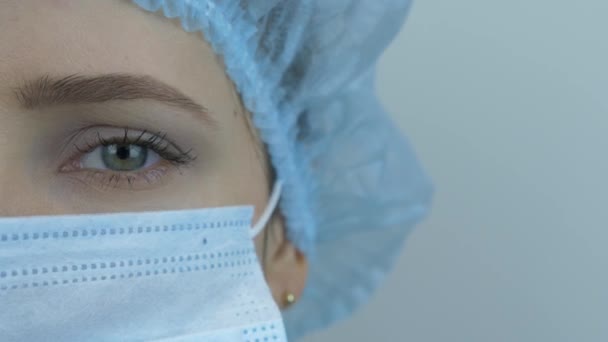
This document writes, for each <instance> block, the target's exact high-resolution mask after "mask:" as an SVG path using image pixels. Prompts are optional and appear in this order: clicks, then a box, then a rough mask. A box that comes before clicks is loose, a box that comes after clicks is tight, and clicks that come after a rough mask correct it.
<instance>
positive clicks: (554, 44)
mask: <svg viewBox="0 0 608 342" xmlns="http://www.w3.org/2000/svg"><path fill="white" fill-rule="evenodd" d="M607 38H608V1H606V0H581V1H565V0H510V1H494V0H459V1H454V0H426V1H423V0H418V1H416V2H415V4H414V7H413V10H412V12H411V15H410V17H409V22H408V24H407V25H406V27H405V29H404V31H403V32H402V34H401V35H400V36H399V37H398V39H397V40H396V41H395V43H394V44H393V46H392V47H391V48H390V49H389V51H388V52H387V54H386V55H385V56H384V58H383V60H382V64H381V72H380V79H379V81H380V84H379V87H380V92H381V94H382V98H383V100H384V102H385V103H386V104H387V106H388V108H389V109H390V110H391V111H392V112H393V113H394V114H395V115H396V117H397V118H398V120H399V123H400V125H401V126H402V127H403V129H404V130H405V131H406V132H407V134H408V135H409V137H410V138H411V141H412V143H413V144H414V146H415V148H416V150H417V152H418V153H419V156H420V159H421V160H422V162H423V163H424V165H425V167H426V168H427V169H428V170H429V172H430V174H431V176H432V177H433V179H434V181H435V183H436V187H437V193H436V201H435V207H434V211H433V214H432V216H431V217H430V219H429V220H427V221H426V222H425V223H424V224H422V225H420V226H418V228H417V230H416V231H415V232H414V233H413V235H412V236H411V238H410V240H409V242H408V245H407V248H406V250H405V252H404V253H403V255H402V257H401V259H400V261H399V263H398V265H397V269H396V272H395V273H394V274H393V275H392V276H391V277H390V278H389V279H388V281H387V283H386V285H385V286H384V287H383V288H382V289H381V290H380V293H379V294H378V295H377V296H376V297H374V298H373V300H372V301H371V303H370V304H369V305H368V306H367V307H365V309H364V310H362V311H360V312H359V313H358V314H356V315H355V317H354V318H353V319H352V320H350V321H348V322H345V323H342V324H339V325H337V326H336V327H335V328H333V329H331V330H329V331H327V332H324V333H321V334H317V335H314V336H312V337H311V338H309V339H307V340H306V342H320V341H416V342H423V341H437V342H440V341H441V342H444V341H466V342H478V341H479V342H482V341H483V342H487V341H492V342H498V341H552V342H554V341H577V342H578V341H584V342H587V341H598V342H605V341H608V275H607V274H608V180H607V177H608V161H607V157H606V155H607V153H606V150H605V147H608V138H607V137H606V136H607V134H608V65H607V64H608V39H607Z"/></svg>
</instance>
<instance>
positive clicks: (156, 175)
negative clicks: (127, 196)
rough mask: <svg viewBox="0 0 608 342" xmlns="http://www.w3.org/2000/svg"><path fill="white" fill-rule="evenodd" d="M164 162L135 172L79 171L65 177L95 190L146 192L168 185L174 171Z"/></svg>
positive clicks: (68, 173) (172, 167)
mask: <svg viewBox="0 0 608 342" xmlns="http://www.w3.org/2000/svg"><path fill="white" fill-rule="evenodd" d="M173 169H174V166H173V165H170V164H169V163H166V162H161V163H159V165H157V166H155V167H152V168H148V169H146V170H141V171H136V172H114V171H107V170H95V169H81V170H78V171H75V172H67V173H66V174H65V176H66V177H70V179H72V180H74V181H76V182H78V183H80V184H82V185H84V186H86V187H91V188H93V189H96V190H102V191H105V190H109V189H123V190H130V191H137V190H148V189H151V188H158V187H161V186H163V185H165V184H168V183H169V181H170V179H171V178H172V177H171V176H172V175H173V174H174V173H175V171H176V170H173Z"/></svg>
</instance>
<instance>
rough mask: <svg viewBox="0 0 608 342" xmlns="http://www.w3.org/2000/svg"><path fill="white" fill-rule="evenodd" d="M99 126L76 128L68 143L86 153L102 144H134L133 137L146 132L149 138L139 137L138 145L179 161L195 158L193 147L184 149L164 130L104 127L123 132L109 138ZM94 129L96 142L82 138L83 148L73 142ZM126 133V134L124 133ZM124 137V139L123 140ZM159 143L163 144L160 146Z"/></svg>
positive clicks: (140, 135) (142, 135)
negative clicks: (102, 133)
mask: <svg viewBox="0 0 608 342" xmlns="http://www.w3.org/2000/svg"><path fill="white" fill-rule="evenodd" d="M95 128H98V129H97V130H95ZM99 128H100V127H99V126H97V127H84V128H81V129H79V130H78V132H76V133H75V134H74V135H73V136H72V137H71V139H70V140H69V142H68V143H69V144H71V145H73V146H74V147H75V148H76V149H77V150H78V152H79V153H81V154H82V153H88V152H91V151H93V150H94V149H95V148H97V147H99V146H101V145H104V144H118V143H121V142H122V143H128V144H136V140H137V139H136V138H134V136H136V137H139V138H141V137H144V136H146V134H148V135H149V136H150V138H148V139H144V140H143V142H142V141H141V139H140V142H139V143H137V144H139V145H145V146H148V147H154V150H155V151H156V152H157V153H160V154H163V155H162V156H163V157H164V158H168V159H173V160H174V161H177V160H179V161H181V162H191V161H194V160H196V159H197V157H198V156H197V155H196V154H195V153H193V149H192V148H190V149H187V150H184V149H183V148H182V147H180V146H179V145H177V144H176V143H174V142H173V141H172V140H171V139H170V138H167V133H166V132H162V131H160V132H157V133H153V132H150V131H146V130H138V129H132V128H125V127H120V128H119V127H106V128H113V129H122V130H123V131H124V132H126V133H124V134H123V135H119V134H114V135H113V136H112V137H110V138H104V137H102V135H101V134H100V132H99ZM92 130H94V132H95V139H97V141H96V142H93V143H92V144H91V141H90V140H88V139H86V138H84V145H86V147H85V148H82V147H81V146H80V147H79V146H78V145H76V143H75V142H74V140H78V139H79V138H81V137H82V136H83V135H85V134H87V133H90V131H92ZM129 131H131V132H134V134H133V135H129V133H128V132H129ZM125 134H126V135H125ZM151 138H154V139H155V140H152V139H151ZM125 139H126V140H125ZM160 144H164V145H163V146H162V147H161V145H160ZM169 147H172V148H173V149H174V150H175V151H176V152H175V153H171V152H168V149H169Z"/></svg>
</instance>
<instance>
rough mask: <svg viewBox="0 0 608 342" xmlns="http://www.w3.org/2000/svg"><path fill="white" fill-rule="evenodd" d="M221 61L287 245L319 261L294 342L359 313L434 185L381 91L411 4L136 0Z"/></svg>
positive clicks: (289, 314)
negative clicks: (277, 191) (379, 69)
mask: <svg viewBox="0 0 608 342" xmlns="http://www.w3.org/2000/svg"><path fill="white" fill-rule="evenodd" d="M134 2H135V3H137V4H138V5H139V6H141V7H143V8H144V9H146V10H148V11H152V12H156V11H159V10H162V14H164V15H165V16H166V17H169V18H175V17H177V18H179V19H180V20H181V23H182V26H183V28H184V29H185V30H186V31H188V32H192V31H201V32H202V33H203V35H204V37H205V39H206V40H207V41H208V42H209V43H210V44H211V46H212V47H213V49H214V50H215V52H216V53H217V54H218V55H220V56H222V57H223V60H224V64H225V65H226V69H227V70H226V71H227V73H228V75H229V76H230V78H231V79H232V81H233V82H234V84H235V86H236V88H237V90H238V92H239V93H240V95H241V97H242V99H243V102H244V104H245V106H246V107H247V109H248V110H249V111H250V112H251V113H252V115H253V122H254V124H255V126H256V127H257V129H258V130H259V131H260V136H261V138H262V140H263V141H264V142H265V144H266V147H267V149H268V152H269V155H270V158H271V161H272V164H273V166H274V168H275V171H276V174H277V177H278V178H279V179H281V180H282V181H283V182H284V186H283V194H282V198H281V202H280V208H281V210H282V213H283V215H284V217H285V220H286V228H287V236H288V238H289V239H290V240H291V241H292V242H293V243H294V244H295V245H296V246H297V247H298V248H299V249H301V250H302V251H303V252H304V253H305V254H306V255H307V256H308V258H309V261H310V269H309V276H308V279H307V284H306V287H305V290H304V294H303V297H302V298H300V299H299V301H298V302H297V303H296V304H295V305H294V306H293V307H291V308H290V309H288V310H287V311H286V312H285V313H284V315H285V323H286V327H287V331H288V334H289V336H290V338H291V339H294V338H297V337H299V336H301V335H303V334H305V333H307V332H310V331H312V330H315V329H319V328H322V327H325V326H327V325H328V324H330V323H331V322H333V321H335V320H338V319H341V318H344V317H346V316H347V315H349V314H350V313H351V312H352V311H353V310H354V309H355V308H356V307H357V306H358V305H359V304H360V303H362V302H363V301H365V300H366V299H367V298H368V297H369V295H370V294H371V293H372V291H373V290H374V289H375V288H376V286H377V285H378V283H379V281H380V280H381V279H382V278H383V277H384V275H385V274H386V273H387V272H388V271H389V269H390V268H391V266H392V264H393V262H394V259H395V256H396V254H397V253H398V251H399V249H400V248H401V247H402V245H403V243H404V240H405V237H406V236H407V235H408V233H409V232H410V231H411V229H412V228H413V226H414V225H415V224H417V223H418V222H419V221H420V220H422V219H423V218H424V217H425V216H426V215H427V214H428V212H429V211H430V206H431V198H432V195H433V192H434V186H433V184H432V182H431V180H430V179H429V177H428V176H427V175H426V173H425V171H424V169H423V168H422V166H421V165H420V162H419V161H418V159H417V157H416V155H415V153H414V151H413V150H412V148H411V146H410V143H409V142H408V140H407V138H406V137H405V136H404V135H403V134H402V133H401V132H400V131H399V129H398V128H397V127H396V125H395V124H394V122H393V121H392V120H391V118H390V117H389V116H388V115H387V113H386V112H385V110H384V109H383V107H382V105H381V104H380V103H379V102H378V99H377V97H376V94H375V91H374V76H375V68H376V63H377V60H378V57H379V55H380V54H381V53H382V51H383V50H384V48H385V47H386V46H387V45H388V44H389V42H390V41H391V40H392V39H393V38H394V36H395V35H396V33H397V32H398V30H399V28H400V27H401V25H402V23H403V20H404V18H405V15H406V13H407V11H408V9H409V5H410V1H409V0H382V1H377V0H230V1H226V0H134Z"/></svg>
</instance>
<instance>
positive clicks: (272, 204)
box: [250, 180, 283, 238]
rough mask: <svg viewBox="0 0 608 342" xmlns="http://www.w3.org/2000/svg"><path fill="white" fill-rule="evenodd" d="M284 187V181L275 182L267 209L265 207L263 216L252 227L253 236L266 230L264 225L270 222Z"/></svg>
mask: <svg viewBox="0 0 608 342" xmlns="http://www.w3.org/2000/svg"><path fill="white" fill-rule="evenodd" d="M282 189H283V181H281V180H277V181H276V182H275V183H274V188H273V189H272V194H271V195H270V201H269V202H268V205H267V206H266V209H264V212H263V213H262V216H260V219H259V220H258V223H256V225H255V226H253V228H252V229H251V232H250V234H251V237H252V238H254V237H256V236H257V235H258V234H260V232H261V231H262V230H264V227H266V224H268V221H269V220H270V217H271V216H272V213H273V212H274V210H275V209H276V207H277V204H278V203H279V198H280V197H281V190H282Z"/></svg>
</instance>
